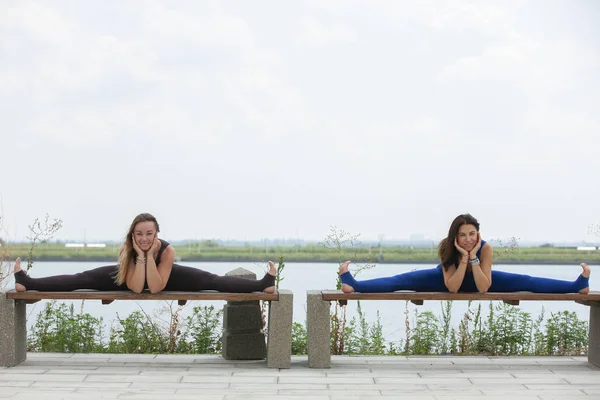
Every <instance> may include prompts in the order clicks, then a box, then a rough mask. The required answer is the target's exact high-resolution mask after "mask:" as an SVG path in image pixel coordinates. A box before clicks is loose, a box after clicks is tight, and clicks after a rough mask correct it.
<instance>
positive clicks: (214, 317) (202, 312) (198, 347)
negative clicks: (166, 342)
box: [183, 306, 223, 354]
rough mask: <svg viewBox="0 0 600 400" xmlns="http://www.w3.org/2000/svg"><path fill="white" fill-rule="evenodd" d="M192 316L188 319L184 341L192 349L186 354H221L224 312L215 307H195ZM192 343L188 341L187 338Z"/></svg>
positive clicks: (187, 350)
mask: <svg viewBox="0 0 600 400" xmlns="http://www.w3.org/2000/svg"><path fill="white" fill-rule="evenodd" d="M192 310H193V313H192V315H190V316H189V317H187V331H186V333H185V334H184V336H183V341H184V342H185V343H189V345H190V347H189V348H188V349H186V351H185V352H186V353H194V354H216V353H220V352H221V336H222V325H221V319H222V317H223V310H216V309H215V307H214V306H198V307H194V308H193V309H192ZM188 337H189V338H190V341H187V340H186V339H187V338H188Z"/></svg>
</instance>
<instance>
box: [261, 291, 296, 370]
mask: <svg viewBox="0 0 600 400" xmlns="http://www.w3.org/2000/svg"><path fill="white" fill-rule="evenodd" d="M277 294H278V295H279V300H277V301H270V302H269V336H268V338H267V347H268V350H267V367H269V368H290V367H291V365H292V322H293V319H294V318H293V311H294V294H293V293H292V291H291V290H285V289H279V290H278V292H277Z"/></svg>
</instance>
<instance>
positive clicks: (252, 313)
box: [221, 268, 267, 360]
mask: <svg viewBox="0 0 600 400" xmlns="http://www.w3.org/2000/svg"><path fill="white" fill-rule="evenodd" d="M225 275H227V276H237V277H241V278H245V279H256V274H254V273H253V272H251V271H248V270H246V269H243V268H237V269H234V270H233V271H229V272H227V273H226V274H225ZM262 320H263V319H262V312H261V309H260V302H259V301H228V302H227V304H226V305H225V306H224V308H223V337H222V346H223V349H222V353H221V355H222V356H223V358H224V359H226V360H263V359H265V358H266V357H267V345H266V342H265V335H264V334H263V332H261V330H262V328H263V323H262Z"/></svg>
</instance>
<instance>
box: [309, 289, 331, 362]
mask: <svg viewBox="0 0 600 400" xmlns="http://www.w3.org/2000/svg"><path fill="white" fill-rule="evenodd" d="M329 308H330V303H329V302H328V301H325V300H323V294H322V293H321V291H320V290H309V291H308V292H307V293H306V330H307V335H308V367H309V368H330V367H331V316H330V315H329Z"/></svg>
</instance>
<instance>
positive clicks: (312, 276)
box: [10, 262, 596, 341]
mask: <svg viewBox="0 0 600 400" xmlns="http://www.w3.org/2000/svg"><path fill="white" fill-rule="evenodd" d="M182 264H184V265H189V266H192V267H196V268H201V269H203V270H205V271H210V272H213V273H216V274H220V275H222V274H225V273H226V272H228V271H231V270H233V269H235V268H239V267H241V268H245V269H247V270H250V271H252V272H254V273H255V274H256V275H257V276H258V277H262V276H263V274H264V273H265V271H266V266H263V265H262V264H259V263H243V262H237V263H236V262H226V263H203V262H188V263H186V262H183V263H182ZM103 265H106V263H95V262H82V263H61V262H38V263H35V264H34V267H33V268H32V269H31V270H30V275H31V276H33V277H42V276H48V275H56V274H70V273H76V272H80V271H83V270H86V269H90V268H95V267H99V266H103ZM431 267H432V266H429V265H423V264H380V265H377V266H376V267H375V268H373V269H371V270H367V271H363V272H362V273H361V274H360V275H359V278H360V279H370V278H376V277H381V276H388V275H395V274H399V273H402V272H407V271H412V270H415V269H425V268H431ZM591 267H592V272H594V270H595V267H594V266H591ZM494 268H495V269H498V270H503V271H508V272H516V273H522V274H528V275H535V276H545V277H548V278H556V279H565V280H574V279H575V278H576V277H577V276H578V275H579V274H580V273H581V267H580V266H579V265H576V264H575V265H494ZM351 270H352V267H351ZM336 276H337V264H333V263H329V264H325V263H310V264H309V263H287V264H286V267H285V270H284V272H283V278H284V279H283V281H282V282H281V284H280V287H281V288H282V289H290V290H291V291H292V292H293V293H294V321H298V322H304V320H305V318H306V291H307V290H313V289H335V283H336ZM594 282H595V275H594V273H592V277H591V278H590V287H591V288H592V289H595V288H596V286H595V284H594ZM10 285H12V283H10ZM45 302H46V301H41V302H38V303H36V304H34V305H30V306H28V312H29V321H28V325H29V326H30V325H31V324H32V323H33V322H34V321H35V315H36V314H37V313H38V312H39V311H40V310H41V309H42V308H43V305H44V303H45ZM65 303H67V304H70V303H73V304H74V305H75V308H76V310H79V309H81V307H82V302H81V301H73V302H71V301H65ZM478 303H479V302H474V303H473V304H474V306H475V307H477V304H478ZM167 304H168V303H167V302H159V301H141V302H133V301H115V302H113V303H112V304H109V305H102V304H101V303H100V302H99V301H87V302H85V304H83V309H84V311H86V312H89V313H91V314H92V315H94V316H96V317H102V318H103V319H104V321H105V324H106V326H107V329H106V331H105V332H106V333H108V327H109V326H110V324H111V323H112V322H113V321H114V320H115V319H116V316H117V314H118V315H119V317H120V318H124V317H126V316H127V315H129V314H130V313H131V312H132V311H134V310H138V309H140V307H143V309H144V310H145V311H146V312H147V313H149V314H151V315H152V314H155V315H156V312H157V311H158V310H159V309H160V308H164V306H165V305H167ZM192 304H202V305H209V304H214V305H215V306H216V307H219V308H220V307H222V306H223V305H224V304H225V302H223V301H218V302H208V301H203V302H190V303H188V306H187V307H186V310H184V312H183V315H187V313H186V311H187V309H191V305H192ZM488 305H489V302H482V308H483V309H484V310H485V311H486V312H487V308H488ZM519 307H520V308H521V309H523V310H524V311H527V312H529V313H531V314H532V316H534V317H535V316H537V315H539V314H540V312H541V311H542V307H543V308H544V310H545V313H546V316H549V315H550V314H549V313H550V312H556V311H562V310H569V311H575V312H577V314H578V315H579V318H580V319H584V320H586V321H587V320H588V318H589V309H588V307H586V306H583V305H580V304H577V303H575V302H573V301H567V302H544V303H540V302H527V301H523V302H521V305H520V306H519ZM362 308H363V311H365V313H366V315H367V318H368V320H369V321H375V319H376V313H377V311H379V313H380V317H381V321H382V324H383V326H384V334H385V336H386V339H387V340H388V341H398V340H399V339H401V338H403V337H404V333H405V331H404V329H405V328H404V310H405V302H404V301H363V302H362ZM416 308H418V310H419V311H426V310H430V311H433V312H434V313H435V314H436V315H440V314H441V312H440V309H441V302H439V301H429V302H427V301H426V302H425V304H424V305H422V306H415V305H413V304H412V303H411V304H410V305H409V309H410V312H411V324H412V323H413V322H414V310H415V309H416ZM466 309H467V302H466V301H457V302H454V304H453V308H452V324H453V325H454V326H456V325H457V324H458V322H459V320H460V319H461V318H462V316H463V315H464V313H465V311H466ZM356 314H357V313H356V302H349V303H348V315H349V317H352V316H355V315H356ZM165 318H166V317H165Z"/></svg>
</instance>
